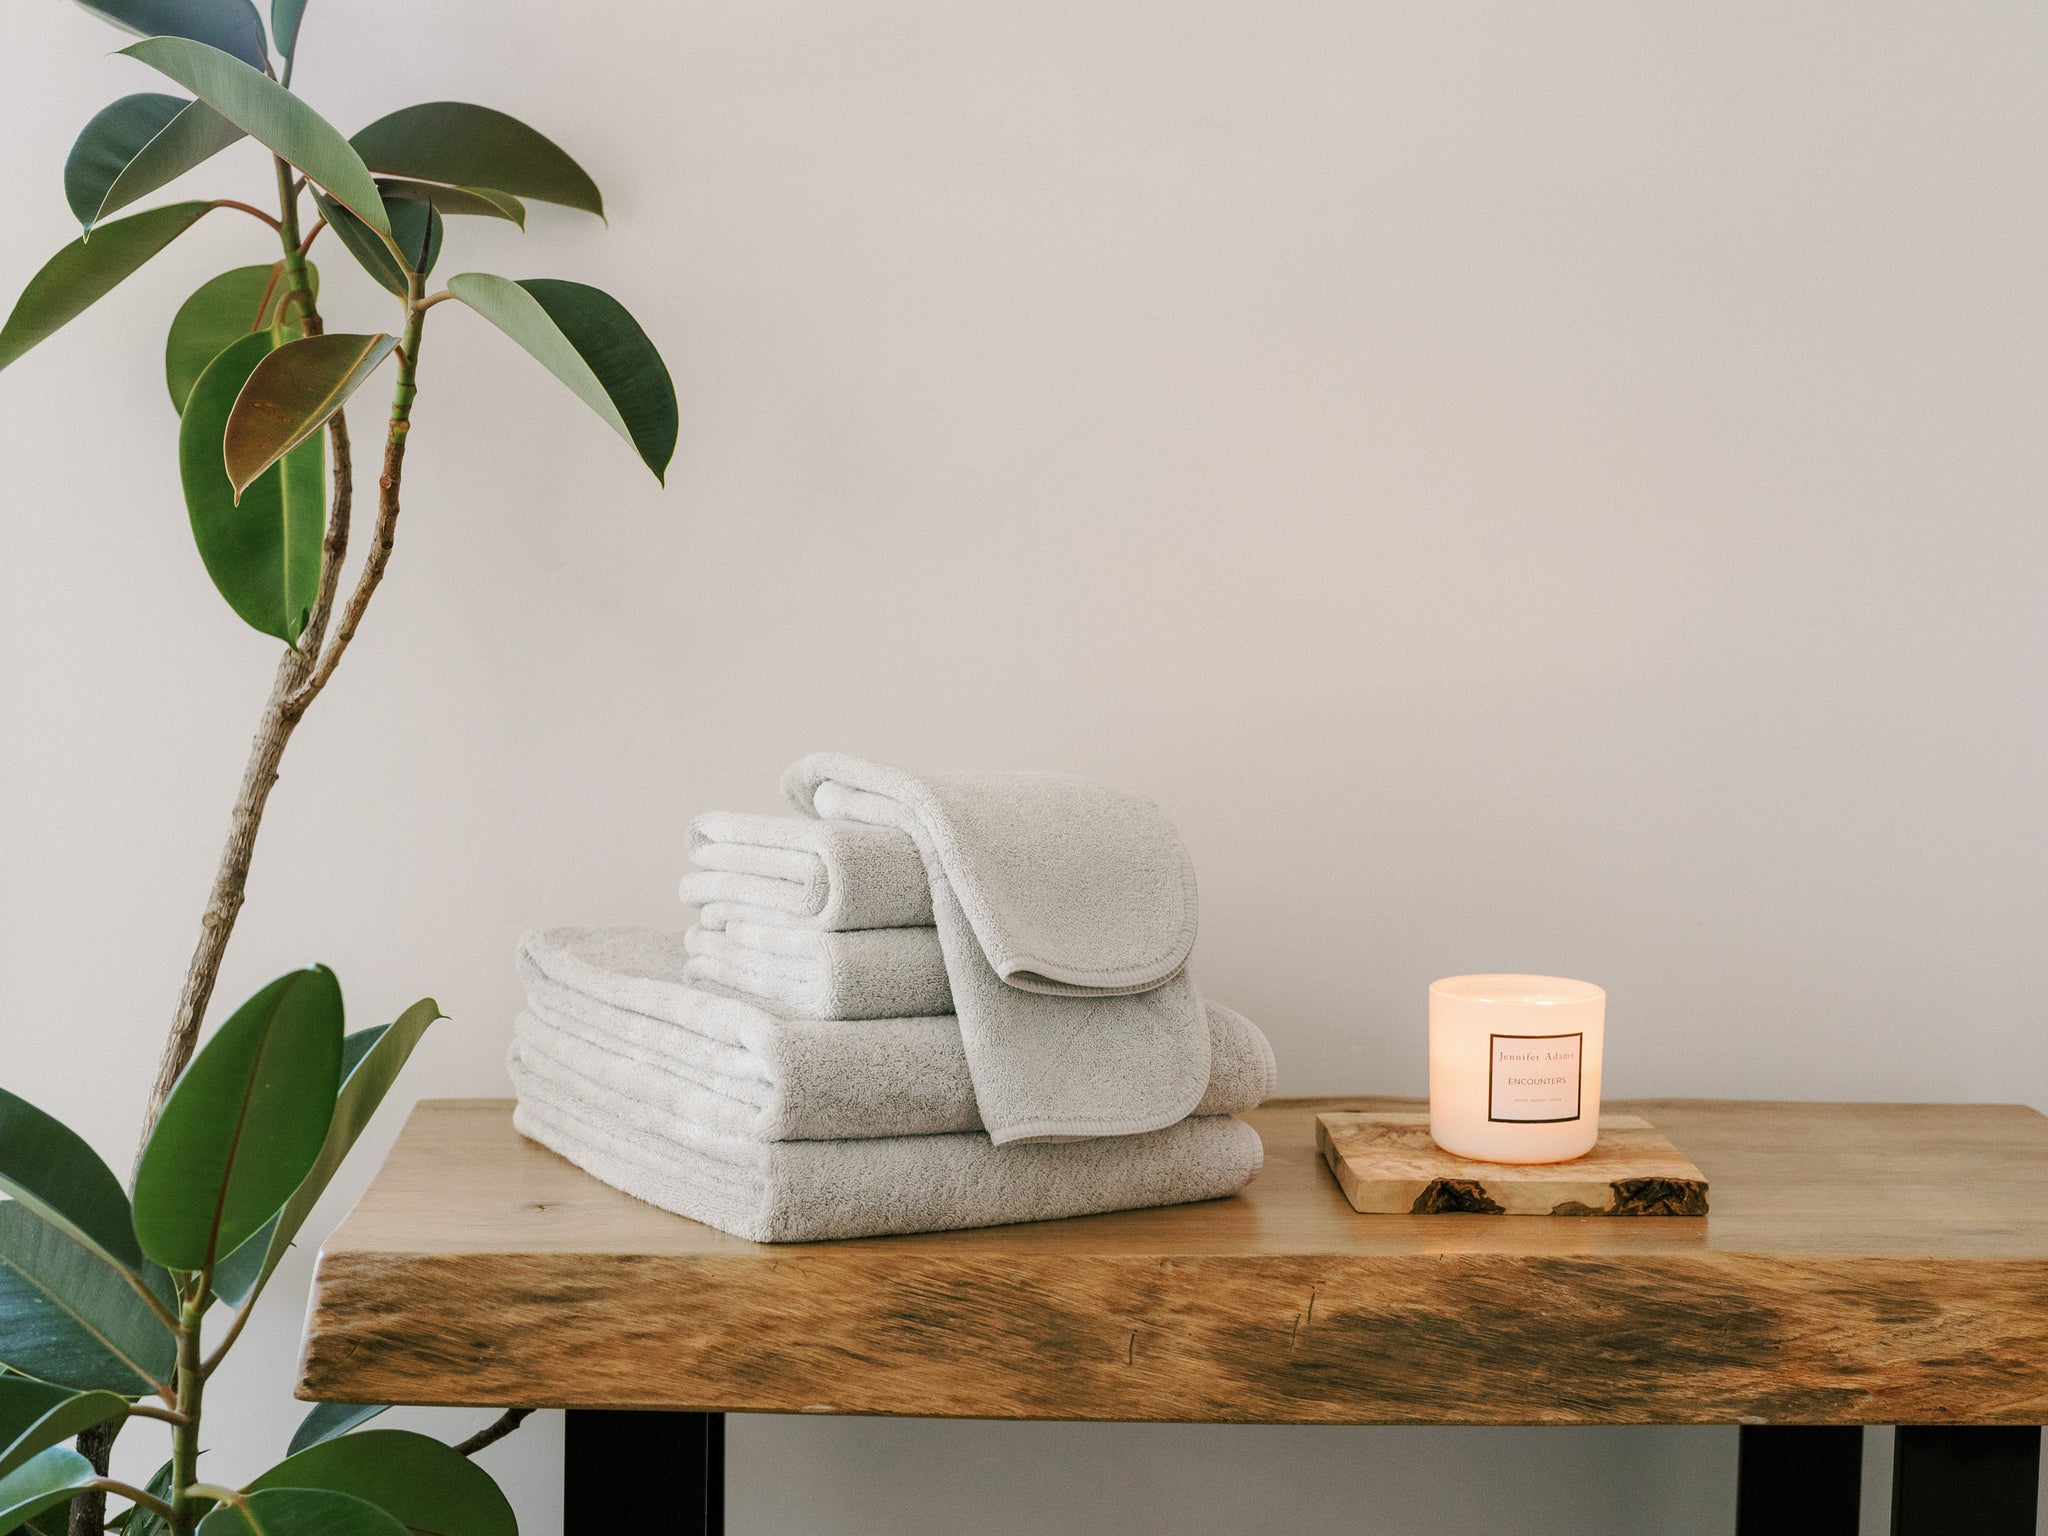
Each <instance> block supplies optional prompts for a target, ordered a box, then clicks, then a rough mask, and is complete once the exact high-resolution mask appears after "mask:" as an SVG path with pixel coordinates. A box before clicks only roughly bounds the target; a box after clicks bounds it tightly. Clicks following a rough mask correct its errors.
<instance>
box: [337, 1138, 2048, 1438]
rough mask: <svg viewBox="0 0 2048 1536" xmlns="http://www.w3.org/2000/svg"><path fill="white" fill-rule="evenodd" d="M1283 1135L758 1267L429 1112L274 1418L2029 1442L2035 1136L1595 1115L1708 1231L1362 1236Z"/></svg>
mask: <svg viewBox="0 0 2048 1536" xmlns="http://www.w3.org/2000/svg"><path fill="white" fill-rule="evenodd" d="M1415 1107H1416V1106H1414V1105H1413V1104H1412V1103H1403V1102H1402V1101H1396V1100H1383V1099H1382V1100H1358V1099H1354V1100H1329V1099H1325V1100H1307V1101H1292V1102H1282V1103H1276V1104H1273V1105H1269V1106H1267V1107H1265V1108H1264V1109H1261V1110H1259V1111H1257V1112H1255V1114H1254V1115H1253V1116H1252V1117H1251V1118H1252V1119H1253V1120H1254V1121H1255V1123H1256V1124H1257V1125H1258V1127H1259V1129H1260V1132H1261V1134H1262V1135H1263V1136H1264V1137H1265V1138H1266V1145H1267V1169H1266V1172H1265V1173H1264V1174H1263V1175H1262V1176H1261V1177H1260V1178H1259V1179H1258V1180H1257V1181H1256V1182H1255V1183H1254V1184H1253V1185H1252V1187H1251V1188H1250V1190H1248V1191H1247V1192H1246V1193H1245V1194H1243V1195H1240V1196H1238V1197H1236V1198H1234V1199H1231V1200H1224V1201H1216V1202H1212V1203H1209V1204H1206V1205H1201V1206H1183V1207H1175V1208H1170V1209H1166V1210H1158V1211H1136V1212H1124V1213H1120V1214H1117V1215H1113V1216H1100V1217H1087V1218H1082V1219H1080V1220H1075V1221H1066V1222H1053V1223H1043V1224H1038V1225H1033V1226H1020V1227H1009V1228H999V1229H986V1230H982V1231H977V1232H960V1233H940V1234H932V1235H929V1236H923V1237H904V1238H874V1239H866V1240H862V1241H858V1242H846V1243H820V1244H807V1245H798V1246H785V1247H760V1246H757V1245H754V1244H751V1243H747V1242H744V1241H741V1240H739V1239H736V1238H732V1237H729V1236H726V1235H725V1234H722V1233H719V1232H715V1231H712V1230H711V1229H709V1228H706V1227H701V1226H698V1225H697V1224H695V1223H693V1222H689V1221H685V1220H683V1219H682V1218H680V1217H675V1216H670V1215H667V1214H665V1213H663V1212H660V1211H657V1210H654V1209H653V1208H652V1207H648V1206H643V1205H640V1204H638V1203H636V1202H634V1201H631V1200H629V1199H627V1198H626V1197H625V1196H623V1195H619V1194H617V1193H615V1192H614V1191H611V1190H609V1189H607V1188H605V1187H604V1186H602V1185H600V1184H598V1183H596V1182H595V1181H594V1180H592V1179H590V1178H588V1177H587V1176H586V1175H584V1174H582V1173H581V1172H579V1171H578V1170H576V1169H574V1168H572V1167H571V1166H570V1165H569V1164H567V1163H565V1162H563V1161H562V1160H561V1159H559V1158H556V1157H555V1156H553V1154H551V1153H548V1152H545V1151H543V1150H542V1149H540V1148H538V1147H535V1146H533V1145H531V1144H529V1143H527V1142H524V1141H523V1140H521V1139H520V1138H519V1137H518V1136H517V1135H516V1134H515V1133H514V1132H513V1131H512V1130H511V1126H510V1114H509V1106H508V1105H506V1104H503V1103H499V1102H491V1101H442V1102H429V1103H426V1104H422V1105H421V1106H420V1107H419V1108H418V1109H417V1110H416V1111H415V1113H414V1116H413V1119H412V1120H411V1122H410V1123H409V1124H408V1125H407V1127H406V1129H405V1131H404V1133H403V1135H402V1136H401V1138H400V1141H399V1143H398V1145H397V1146H396V1147H395V1148H394V1150H393V1152H392V1155H391V1157H390V1159H389V1160H388V1161H387V1163H386V1166H385V1168H384V1169H383V1171H382V1172H381V1173H380V1174H379V1175H378V1178H377V1180H376V1182H375V1184H374V1185H373V1186H372V1187H371V1189H370V1191H369V1192H368V1193H367V1194H366V1195H365V1196H364V1198H363V1200H362V1202H361V1203H360V1204H359V1205H358V1207H357V1209H356V1210H355V1211H354V1212H353V1213H352V1214H351V1215H350V1217H349V1218H348V1220H347V1221H346V1222H345V1223H344V1224H343V1225H342V1227H341V1229H340V1230H338V1231H337V1232H336V1233H335V1235H334V1236H333V1237H332V1238H331V1239H330V1240H329V1242H328V1244H327V1246H326V1248H325V1249H324V1250H323V1253H322V1255H321V1259H320V1264H319V1269H318V1273H317V1276H316V1280H315V1290H314V1301H313V1309H312V1313H311V1316H310V1318H309V1321H308V1329H307V1337H306V1349H305V1355H304V1359H303V1362H302V1374H301V1381H300V1390H301V1395H302V1396H308V1397H317V1398H324V1399H330V1400H341V1401H348V1400H356V1401H385V1402H414V1403H449V1404H475V1405H510V1404H517V1405H537V1406H615V1407H643V1408H684V1409H729V1410H742V1411H744V1410H759V1411H773V1412H791V1411H816V1412H828V1413H899V1414H933V1415H950V1416H963V1417H994V1418H1068V1419H1156V1420H1195V1421H1207V1422H1268V1423H1418V1424H1419V1423H1437V1424H1445V1423H1449V1424H1515V1423H1541V1424H1600V1423H1605V1424H1623V1423H1670V1424H1693V1423H1734V1422H1748V1423H1773V1422H1778V1423H1794V1422H1797V1423H1815V1424H1819V1423H1884V1422H1899V1421H1910V1422H1921V1423H1948V1422H1970V1423H1987V1424H1988V1423H2013V1424H2032V1423H2040V1422H2043V1421H2044V1420H2048V1119H2044V1118H2043V1117H2042V1116H2040V1115H2037V1114H2035V1113H2034V1112H2032V1111H2030V1110H2026V1109H2021V1108H2017V1107H2012V1106H1985V1105H1966V1106H1940V1105H1832V1104H1819V1105H1793V1104H1748V1103H1705V1102H1688V1101H1684V1100H1666V1101H1654V1102H1650V1103H1643V1102H1637V1103H1633V1104H1628V1105H1617V1106H1615V1108H1616V1109H1617V1110H1620V1111H1621V1112H1636V1113H1642V1114H1644V1115H1646V1116H1647V1117H1648V1118H1650V1119H1652V1120H1653V1121H1655V1122H1656V1123H1657V1124H1658V1125H1660V1126H1663V1127H1665V1128H1668V1129H1669V1130H1670V1132H1671V1133H1672V1136H1673V1138H1674V1140H1676V1141H1678V1142H1679V1143H1680V1144H1681V1145H1683V1146H1684V1147H1685V1148H1686V1149H1687V1150H1688V1152H1690V1153H1691V1155H1692V1157H1693V1159H1694V1160H1695V1161H1696V1162H1697V1163H1698V1164H1699V1166H1700V1168H1701V1169H1702V1170H1703V1171H1704V1172H1705V1173H1706V1175H1707V1176H1708V1177H1709V1178H1710V1179H1711V1180H1712V1182H1713V1186H1714V1200H1715V1210H1714V1214H1713V1216H1712V1217H1711V1218H1706V1219H1700V1218H1676V1219H1671V1220H1663V1221H1614V1220H1607V1219H1603V1218H1578V1219H1574V1218H1559V1219H1552V1220H1544V1221H1521V1222H1510V1221H1473V1220H1471V1219H1470V1218H1468V1217H1462V1216H1404V1217H1363V1216H1359V1215H1357V1214H1356V1213H1355V1212H1353V1211H1352V1210H1351V1209H1350V1207H1349V1206H1348V1205H1347V1204H1346V1203H1345V1201H1344V1197H1343V1196H1342V1194H1341V1193H1340V1192H1339V1190H1338V1189H1337V1186H1336V1184H1335V1182H1334V1181H1333V1180H1332V1179H1331V1178H1330V1176H1329V1175H1328V1173H1327V1172H1325V1171H1324V1169H1323V1168H1322V1167H1321V1166H1320V1159H1319V1156H1318V1153H1317V1150H1316V1143H1315V1116H1316V1112H1317V1111H1318V1110H1328V1109H1354V1110H1366V1111H1370V1110H1399V1109H1411V1110H1412V1109H1414V1108H1415Z"/></svg>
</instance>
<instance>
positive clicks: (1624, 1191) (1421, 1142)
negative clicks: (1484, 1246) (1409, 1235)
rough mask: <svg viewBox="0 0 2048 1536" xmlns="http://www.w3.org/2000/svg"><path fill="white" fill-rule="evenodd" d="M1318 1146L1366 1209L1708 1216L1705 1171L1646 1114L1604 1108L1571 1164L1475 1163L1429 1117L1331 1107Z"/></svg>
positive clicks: (1349, 1194)
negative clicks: (1434, 1136) (1593, 1138)
mask: <svg viewBox="0 0 2048 1536" xmlns="http://www.w3.org/2000/svg"><path fill="white" fill-rule="evenodd" d="M1316 1145H1317V1146H1318V1147H1319V1148H1320V1149H1321V1150H1322V1154H1323V1161H1324V1162H1326V1163H1328V1164H1329V1165H1330V1172H1331V1174H1332V1175H1333V1176H1334V1177H1335V1178H1336V1180H1337V1187H1338V1188H1340V1189H1342V1190H1343V1191H1344V1198H1345V1199H1347V1200H1349V1201H1350V1202H1351V1208H1352V1209H1353V1210H1355V1211H1363V1212H1364V1213H1365V1214H1366V1215H1368V1216H1446V1215H1451V1214H1453V1213H1455V1214H1458V1215H1462V1216H1704V1215H1706V1214H1707V1180H1706V1175H1704V1174H1702V1173H1701V1172H1700V1171H1699V1169H1697V1168H1695V1167H1694V1166H1693V1165H1692V1163H1691V1162H1689V1161H1688V1160H1687V1159H1686V1157H1685V1156H1684V1154H1682V1153H1681V1152H1680V1151H1679V1150H1678V1149H1677V1148H1676V1147H1674V1146H1672V1145H1671V1138H1670V1137H1668V1136H1666V1135H1665V1134H1664V1133H1663V1132H1662V1131H1659V1130H1657V1129H1656V1128H1655V1127H1653V1126H1652V1125H1651V1124H1650V1122H1649V1121H1647V1120H1645V1119H1644V1118H1643V1117H1642V1116H1641V1115H1602V1116H1601V1117H1600V1139H1599V1140H1598V1141H1597V1142H1595V1143H1594V1145H1593V1150H1592V1151H1590V1152H1588V1153H1586V1154H1585V1156H1583V1157H1575V1158H1573V1159H1572V1160H1571V1161H1570V1162H1564V1163H1475V1162H1473V1161H1471V1160H1470V1159H1469V1158H1463V1157H1453V1156H1452V1155H1451V1154H1450V1153H1448V1152H1446V1151H1444V1150H1443V1149H1442V1148H1440V1147H1439V1146H1437V1144H1436V1143H1435V1142H1434V1141H1432V1140H1431V1139H1430V1135H1429V1116H1428V1115H1427V1114H1424V1113H1421V1112H1419V1111H1417V1112H1410V1113H1399V1114H1377V1115H1363V1114H1357V1113H1355V1112H1351V1111H1346V1110H1330V1109H1326V1110H1324V1111H1323V1112H1322V1113H1321V1114H1319V1115H1317V1116H1316Z"/></svg>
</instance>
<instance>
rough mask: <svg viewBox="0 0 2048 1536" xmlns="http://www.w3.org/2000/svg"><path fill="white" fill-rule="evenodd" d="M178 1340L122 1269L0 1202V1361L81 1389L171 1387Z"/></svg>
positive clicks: (128, 1393)
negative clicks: (124, 1275) (110, 1266)
mask: <svg viewBox="0 0 2048 1536" xmlns="http://www.w3.org/2000/svg"><path fill="white" fill-rule="evenodd" d="M177 1356H178V1345H177V1340H176V1339H174V1338H173V1337H172V1336H171V1331H170V1330H169V1329H168V1328H166V1327H165V1326H164V1325H163V1323H162V1322H161V1321H160V1320H159V1319H158V1318H157V1315H156V1314H155V1313H154V1312H152V1311H151V1310H150V1309H149V1306H148V1304H147V1303H145V1302H144V1301H143V1299H142V1298H141V1297H140V1296H138V1295H136V1294H135V1292H134V1291H133V1290H132V1289H130V1288H129V1285H128V1282H127V1281H125V1280H123V1279H122V1278H121V1276H120V1274H119V1273H118V1272H116V1271H114V1270H111V1269H109V1268H107V1266H106V1265H105V1264H102V1263H101V1262H100V1261H99V1260H98V1259H97V1258H95V1257H94V1256H93V1255H92V1254H90V1253H87V1252H86V1251H85V1249H83V1248H81V1247H79V1246H78V1244H76V1243H74V1242H73V1241H71V1239H70V1238H68V1237H66V1236H65V1235H64V1234H63V1233H62V1232H59V1231H58V1230H57V1229H56V1228H55V1227H53V1226H51V1225H50V1224H49V1223H48V1222H46V1221H44V1220H43V1219H42V1218H41V1217H40V1216H37V1215H36V1214H35V1213H34V1212H33V1211H31V1210H29V1209H28V1207H26V1206H24V1205H22V1204H21V1203H20V1202H19V1201H15V1200H6V1201H0V1363H4V1364H5V1365H6V1366H7V1367H8V1369H10V1370H14V1371H19V1372H20V1373H21V1374H22V1375H24V1376H33V1377H36V1378H37V1379H38V1380H42V1381H49V1382H56V1383H58V1384H59V1385H61V1386H66V1387H70V1388H73V1389H74V1390H76V1391H80V1392H85V1391H93V1390H100V1391H106V1392H119V1393H120V1394H121V1395H122V1396H124V1397H142V1396H145V1395H147V1394H148V1393H151V1392H157V1393H161V1392H164V1391H167V1390H168V1384H169V1382H170V1379H171V1369H172V1367H173V1366H174V1365H175V1364H176V1363H177Z"/></svg>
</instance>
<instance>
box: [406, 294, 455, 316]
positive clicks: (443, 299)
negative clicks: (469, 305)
mask: <svg viewBox="0 0 2048 1536" xmlns="http://www.w3.org/2000/svg"><path fill="white" fill-rule="evenodd" d="M454 297H455V295H454V294H452V293H450V292H449V291H448V290H447V289H446V288H443V289H442V290H441V291H440V292H439V293H430V294H428V295H427V296H426V297H425V298H424V299H421V300H420V301H419V303H417V304H415V305H414V306H413V309H414V311H415V312H418V311H419V310H423V309H432V308H433V307H434V306H435V305H436V304H445V303H447V302H448V301H449V300H450V299H452V298H454Z"/></svg>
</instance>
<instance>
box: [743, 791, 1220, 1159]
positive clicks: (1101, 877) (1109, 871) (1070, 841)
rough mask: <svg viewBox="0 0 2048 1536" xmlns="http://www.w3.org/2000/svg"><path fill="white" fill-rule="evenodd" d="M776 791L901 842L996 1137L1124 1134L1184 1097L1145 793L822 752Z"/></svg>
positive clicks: (1184, 1021) (1181, 867)
mask: <svg viewBox="0 0 2048 1536" xmlns="http://www.w3.org/2000/svg"><path fill="white" fill-rule="evenodd" d="M783 790H784V793H785V794H786V795H787V796H788V798H789V800H790V802H791V803H792V804H793V805H795V806H796V808H797V809H798V810H800V811H803V812H805V813H806V814H808V815H812V816H819V817H823V818H826V819H828V820H829V821H832V822H844V821H855V822H865V823H869V824H872V825H876V826H885V827H895V828H897V829H898V830H899V831H901V832H904V833H905V834H907V835H908V836H909V837H910V839H911V840H912V841H913V842H914V843H915V844H916V847H917V851H918V854H919V856H920V858H922V859H923V861H924V869H925V875H926V878H927V880H928V882H929V884H930V888H931V901H932V914H933V922H934V923H935V925H936V926H937V928H938V932H939V943H940V946H941V948H942V949H943V951H944V953H945V958H946V971H947V975H948V977H949V979H950V981H951V985H952V990H953V1004H954V1008H955V1010H956V1012H957V1014H958V1016H959V1019H960V1030H961V1035H962V1037H963V1039H964V1040H965V1043H966V1050H967V1065H968V1070H969V1071H970V1072H971V1073H972V1074H973V1078H974V1092H975V1098H976V1101H977V1102H978V1103H979V1105H980V1108H981V1117H982V1121H983V1123H984V1124H985V1125H987V1127H988V1130H989V1135H990V1137H991V1138H992V1139H993V1140H994V1141H995V1142H996V1143H997V1144H998V1145H1003V1144H1007V1143H1010V1142H1016V1141H1030V1140H1040V1139H1046V1138H1058V1137H1067V1136H1121V1135H1132V1134H1138V1133H1142V1132H1145V1131H1151V1130H1157V1129H1159V1128H1160V1127H1162V1126H1166V1125H1171V1124H1173V1123H1174V1122H1175V1121H1178V1120H1180V1119H1182V1118H1184V1117H1185V1116H1186V1115H1187V1114H1188V1112H1189V1111H1190V1110H1192V1109H1193V1108H1194V1106H1195V1104H1196V1102H1197V1101H1198V1100H1199V1099H1200V1098H1201V1096H1202V1093H1203V1090H1204V1089H1205V1088H1206V1087H1207V1085H1208V1081H1209V1059H1208V1056H1209V1031H1208V1029H1207V1027H1206V1024H1205V1021H1204V1017H1203V1013H1202V1003H1201V996H1200V994H1199V993H1198V992H1197V991H1196V989H1195V986H1194V983H1193V982H1192V981H1191V980H1190V979H1189V978H1188V976H1187V975H1186V973H1185V967H1186V964H1187V958H1188V952H1189V951H1190V949H1192V947H1193V945H1194V941H1195V922H1196V901H1195V879H1194V869H1193V865H1192V864H1191V862H1190V861H1189V859H1188V855H1187V850H1186V849H1185V848H1183V847H1182V846H1181V841H1180V838H1179V835H1178V834H1177V833H1176V832H1175V831H1174V829H1173V824H1172V822H1170V821H1169V820H1168V819H1167V817H1166V815H1165V813H1164V812H1162V811H1161V810H1160V809H1159V808H1158V807H1157V806H1156V805H1154V804H1153V803H1152V802H1151V801H1149V800H1146V799H1144V798H1143V797H1142V796H1138V795H1133V794H1129V793H1127V792H1125V791H1122V790H1118V789H1113V788H1111V787H1109V786H1108V785H1104V784H1098V783H1095V782H1094V781H1092V780H1089V779H1081V778H1075V777H1072V776H1070V775H1066V774H1044V773H979V774H957V775H945V776H941V775H930V774H925V775H920V774H912V773H905V772H903V771H901V770H899V769H894V768H887V767H884V766H882V765H880V764H878V763H870V762H865V761H863V760H861V759H859V758H854V757H848V756H845V755H843V754H838V753H819V754H815V755H813V756H811V757H807V758H805V759H804V760H803V761H802V762H799V763H797V764H796V765H795V766H794V767H792V768H791V769H790V770H789V772H788V774H787V775H786V776H785V778H784V781H783Z"/></svg>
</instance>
